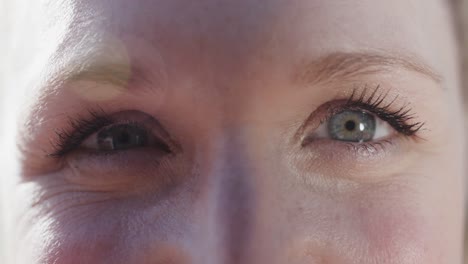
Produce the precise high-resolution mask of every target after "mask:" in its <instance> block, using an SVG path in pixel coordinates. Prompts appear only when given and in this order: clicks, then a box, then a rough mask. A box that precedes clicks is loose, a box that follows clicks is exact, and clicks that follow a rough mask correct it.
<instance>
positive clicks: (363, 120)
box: [316, 110, 394, 143]
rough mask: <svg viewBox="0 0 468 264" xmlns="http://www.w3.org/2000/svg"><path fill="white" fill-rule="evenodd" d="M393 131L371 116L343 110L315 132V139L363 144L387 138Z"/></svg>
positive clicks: (385, 123)
mask: <svg viewBox="0 0 468 264" xmlns="http://www.w3.org/2000/svg"><path fill="white" fill-rule="evenodd" d="M393 133H394V129H393V128H392V127H391V126H390V125H389V124H388V123H387V122H385V121H383V120H381V119H379V118H378V117H376V116H375V115H373V114H370V113H368V112H365V111H359V110H343V111H340V112H338V113H336V114H333V115H332V116H331V117H329V118H328V120H327V121H326V122H323V123H322V124H321V125H320V126H319V127H318V129H317V131H316V138H331V139H334V140H338V141H346V142H356V143H363V142H369V141H375V140H379V139H382V138H387V137H389V136H391V135H392V134H393Z"/></svg>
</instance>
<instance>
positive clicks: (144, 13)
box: [43, 0, 451, 65]
mask: <svg viewBox="0 0 468 264" xmlns="http://www.w3.org/2000/svg"><path fill="white" fill-rule="evenodd" d="M444 3H445V2H442V1H439V0H429V1H427V0H411V1H408V0H395V1H385V0H380V1H375V0H362V1H358V2H356V1H343V0H332V1H321V0H289V1H284V0H239V1H229V0H205V1H191V0H172V1H163V0H159V1H152V0H136V1H125V0H117V1H104V0H99V1H95V0H93V1H91V0H80V1H78V0H67V1H61V2H55V3H54V4H50V3H49V1H47V4H46V5H44V6H43V7H44V9H45V10H46V12H45V14H47V17H48V20H50V21H49V22H48V23H47V24H48V25H49V27H50V25H61V26H57V27H55V28H54V27H50V28H54V29H55V30H56V31H58V30H60V31H62V32H60V33H56V32H55V33H51V34H55V35H57V36H60V37H58V39H57V43H56V44H57V45H61V49H67V48H68V49H69V48H70V47H73V48H75V49H79V48H82V49H85V48H87V46H93V45H94V46H96V43H95V41H96V39H97V38H96V36H100V35H105V36H106V37H105V38H106V39H107V38H108V37H110V38H111V39H121V38H122V37H123V36H132V37H137V38H142V39H144V41H145V42H148V43H151V44H155V45H157V46H158V48H160V49H169V50H171V49H178V50H181V48H188V49H190V50H191V51H193V50H194V47H197V48H199V49H205V48H206V49H209V51H210V53H211V54H212V53H214V55H215V56H228V57H230V58H229V59H232V60H234V61H235V60H239V59H240V58H242V56H239V55H246V54H249V53H258V52H259V50H260V51H261V50H265V49H267V51H270V53H276V54H278V53H279V54H282V53H287V54H290V55H293V56H294V55H295V54H296V53H297V54H300V55H298V56H304V53H306V54H307V53H309V54H311V55H312V56H314V55H316V54H320V53H325V52H334V51H356V50H358V51H362V50H369V49H371V50H372V49H373V50H382V51H387V52H396V53H399V52H402V51H403V52H408V53H411V54H414V55H417V56H418V57H422V58H424V59H425V60H427V61H429V63H430V64H432V65H440V64H443V63H442V62H443V61H442V60H443V59H442V58H443V57H444V55H446V54H443V53H444V50H446V49H443V47H444V45H446V44H447V40H448V39H451V38H450V31H451V30H450V17H449V12H448V7H447V6H446V4H444ZM60 38H61V39H60ZM78 45H80V47H78ZM59 50H60V48H59ZM182 50H183V49H182ZM291 51H292V52H291ZM434 51H437V52H434ZM67 53H68V54H70V55H73V54H72V53H69V52H67ZM441 53H442V54H441ZM437 54H439V55H440V56H439V57H438V56H437ZM441 57H442V58H441Z"/></svg>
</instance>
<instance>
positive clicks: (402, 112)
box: [329, 86, 425, 136]
mask: <svg viewBox="0 0 468 264" xmlns="http://www.w3.org/2000/svg"><path fill="white" fill-rule="evenodd" d="M380 90H381V88H380V86H377V87H376V88H375V89H374V91H372V92H371V93H369V89H368V88H367V87H366V88H364V89H362V91H361V92H360V94H359V95H358V93H359V92H358V90H357V89H354V90H353V92H352V94H351V96H350V98H349V99H348V100H347V102H346V103H345V104H344V106H342V107H341V109H342V110H343V109H356V110H364V111H367V112H369V113H371V114H374V115H375V116H377V117H378V118H380V119H381V120H383V121H385V122H387V123H388V124H389V125H390V126H392V127H393V128H394V129H395V130H396V131H397V132H399V133H401V134H403V135H405V136H415V135H417V133H418V132H419V131H420V130H421V129H423V127H424V125H425V123H424V122H418V121H415V122H411V121H412V120H414V119H416V115H415V114H413V113H412V108H411V107H410V104H409V103H406V104H404V105H403V106H401V107H399V108H397V109H398V110H392V108H393V105H394V104H395V102H396V101H397V100H398V98H399V96H398V95H397V96H395V98H393V100H392V101H390V102H389V103H387V104H384V102H385V100H386V99H387V97H388V96H389V91H387V92H385V93H379V92H380ZM329 116H330V115H329Z"/></svg>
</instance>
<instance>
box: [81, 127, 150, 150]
mask: <svg viewBox="0 0 468 264" xmlns="http://www.w3.org/2000/svg"><path fill="white" fill-rule="evenodd" d="M147 144H148V134H147V132H146V131H145V130H144V129H142V128H140V127H138V126H136V125H131V124H120V125H114V126H111V127H106V128H104V129H102V130H101V131H100V132H98V133H97V134H95V135H93V136H91V137H90V138H89V139H87V140H86V141H85V142H84V143H83V146H84V147H86V148H88V149H95V150H99V151H111V150H125V149H130V148H138V147H143V146H145V145H147Z"/></svg>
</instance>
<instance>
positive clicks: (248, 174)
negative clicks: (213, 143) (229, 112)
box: [195, 141, 256, 264]
mask: <svg viewBox="0 0 468 264" xmlns="http://www.w3.org/2000/svg"><path fill="white" fill-rule="evenodd" d="M205 153H206V152H205ZM212 153H213V155H212V157H213V158H209V159H208V161H207V162H205V163H204V165H202V167H203V168H202V171H204V172H202V174H203V176H202V177H201V178H203V179H204V180H203V181H204V183H203V184H202V195H201V196H202V199H200V200H199V202H198V204H197V210H199V213H200V218H198V219H200V220H201V221H200V223H199V224H200V226H201V230H203V232H201V233H200V234H198V235H197V237H196V238H195V244H196V245H197V250H196V251H197V252H199V254H200V255H199V256H197V258H196V259H197V260H199V261H196V262H197V263H205V264H206V263H213V264H215V263H217V264H219V263H226V264H231V263H232V264H234V263H249V260H248V259H249V256H248V255H249V254H248V251H249V248H250V247H251V241H252V237H251V236H252V234H253V232H252V231H253V230H252V229H253V228H254V223H255V218H256V216H255V206H256V202H255V201H256V195H255V193H256V192H255V189H256V187H255V180H254V177H255V166H253V164H254V163H253V162H252V158H249V153H248V150H247V148H246V146H245V145H244V144H242V143H241V142H239V141H234V142H232V141H231V142H230V143H228V144H223V145H222V147H219V148H217V149H216V150H215V151H213V152H212ZM200 247H201V248H200Z"/></svg>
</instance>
